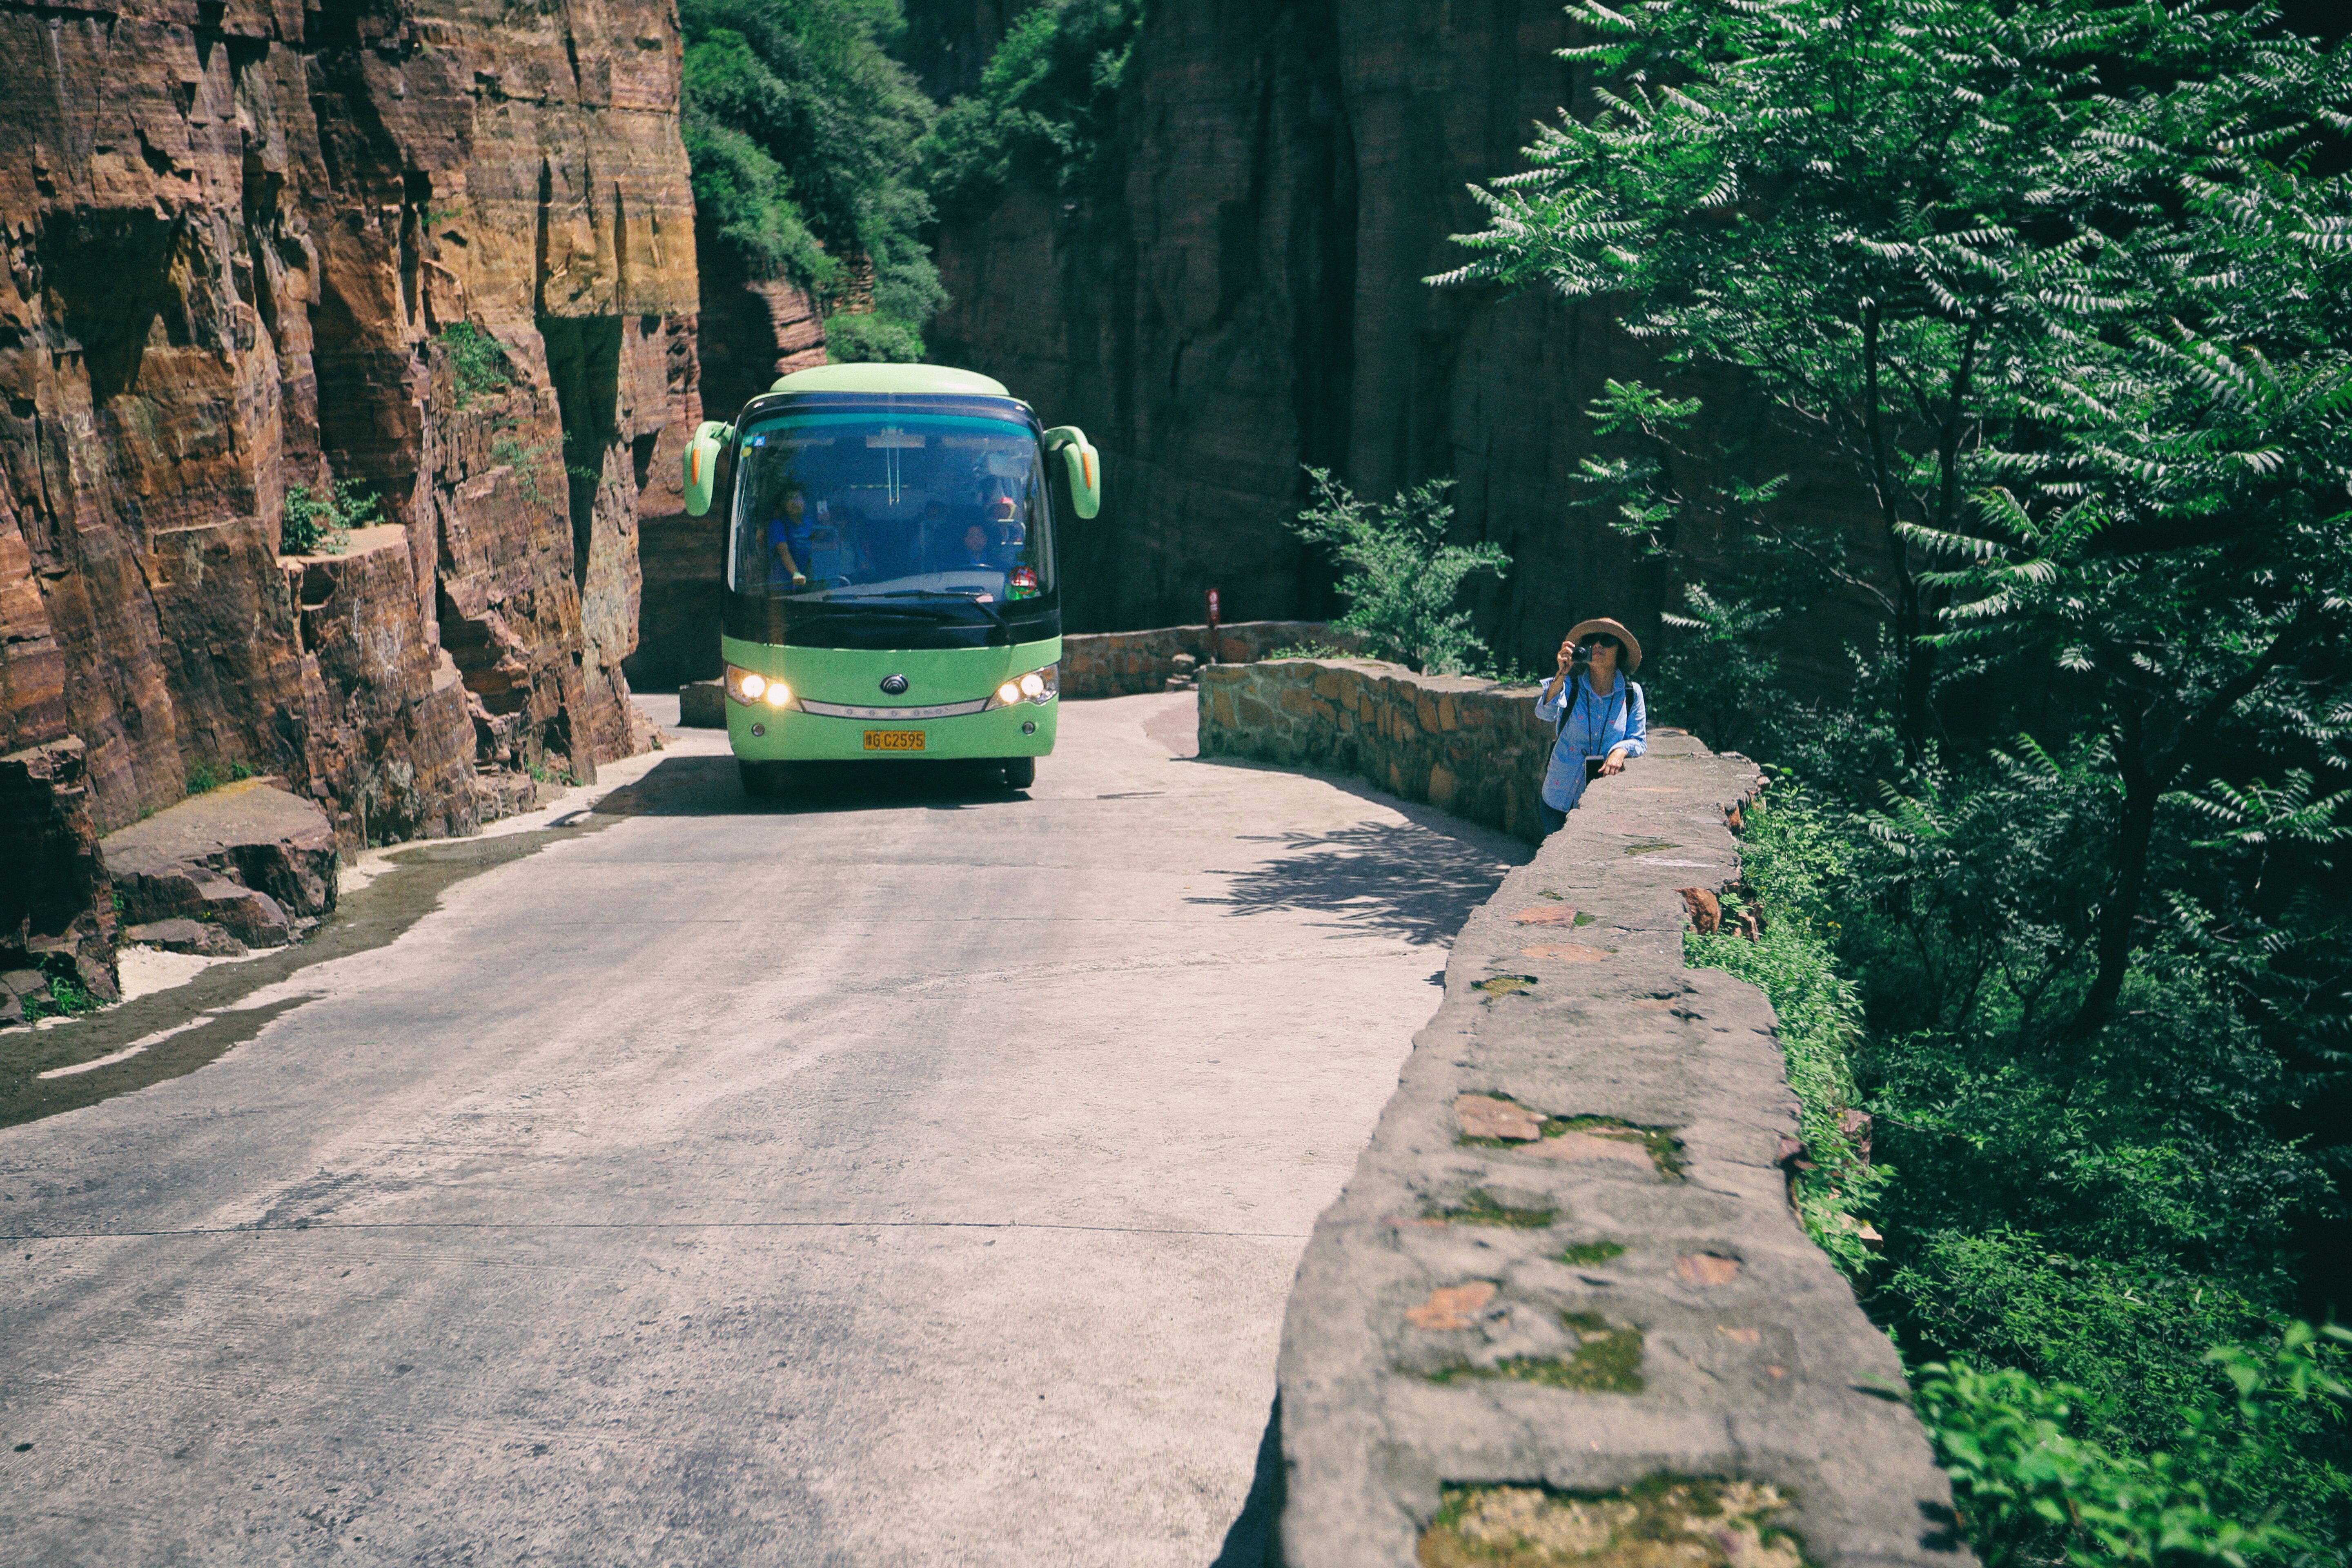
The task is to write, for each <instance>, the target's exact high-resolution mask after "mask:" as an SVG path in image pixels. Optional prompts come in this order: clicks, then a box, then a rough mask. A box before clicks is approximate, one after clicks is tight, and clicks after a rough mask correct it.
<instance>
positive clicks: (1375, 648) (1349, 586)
mask: <svg viewBox="0 0 2352 1568" xmlns="http://www.w3.org/2000/svg"><path fill="white" fill-rule="evenodd" d="M1307 479H1309V480H1310V481H1311V482H1312V484H1313V485H1314V488H1315V500H1314V504H1313V505H1311V506H1309V507H1307V509H1306V510H1303V511H1301V512H1300V513H1299V514H1298V517H1297V521H1294V522H1293V523H1292V524H1291V531H1293V532H1295V533H1297V535H1298V536H1299V537H1300V538H1302V539H1305V540H1307V541H1309V542H1314V543H1317V544H1326V545H1328V546H1330V548H1331V552H1332V554H1333V555H1335V556H1336V557H1338V559H1339V565H1340V566H1341V568H1342V569H1343V574H1342V575H1341V577H1340V579H1339V596H1340V598H1342V599H1344V600H1346V601H1347V604H1348V613H1347V614H1346V615H1344V616H1340V617H1339V619H1338V620H1336V621H1334V622H1332V623H1331V624H1332V625H1333V626H1335V627H1338V628H1339V629H1340V630H1342V631H1350V632H1357V633H1360V634H1361V635H1362V637H1363V638H1364V641H1365V651H1366V653H1368V654H1369V655H1370V657H1372V658H1387V659H1394V660H1395V661H1397V662H1398V663H1400V664H1403V665H1407V666H1410V667H1411V668H1413V669H1417V670H1421V671H1423V672H1425V673H1428V674H1432V675H1458V674H1460V673H1462V672H1463V671H1464V670H1465V669H1466V668H1470V667H1471V666H1472V665H1473V664H1475V663H1476V662H1477V661H1478V660H1480V659H1481V658H1483V657H1484V656H1485V655H1486V643H1485V642H1484V641H1482V640H1481V639H1480V638H1479V637H1477V635H1476V634H1475V633H1474V632H1472V631H1471V629H1470V612H1469V611H1467V610H1457V609H1455V608H1454V598H1455V596H1456V595H1458V594H1459V593H1460V591H1461V587H1462V584H1463V581H1464V580H1465V578H1467V577H1468V576H1470V574H1473V573H1475V572H1492V573H1493V574H1495V575H1496V576H1497V577H1500V576H1501V575H1503V574H1504V573H1505V572H1507V571H1508V570H1509V569H1510V564H1511V558H1510V557H1509V556H1508V555H1506V554H1505V553H1503V548H1502V546H1500V545H1498V544H1491V543H1481V544H1449V543H1447V542H1446V541H1445V531H1446V529H1447V528H1448V527H1449V526H1450V525H1451V524H1452V522H1453V521H1454V508H1453V506H1452V504H1451V503H1450V502H1448V501H1447V500H1445V499H1444V497H1445V491H1446V489H1447V488H1448V487H1449V486H1451V485H1452V484H1453V482H1454V481H1453V480H1451V479H1433V480H1431V481H1429V482H1428V483H1427V484H1423V485H1421V486H1418V487H1416V488H1415V489H1409V490H1400V491H1398V492H1397V496H1396V499H1395V500H1391V501H1388V502H1385V503H1382V502H1370V501H1361V500H1357V499H1356V497H1355V494H1354V492H1352V491H1350V490H1349V489H1348V487H1347V486H1346V485H1344V484H1341V483H1340V482H1339V480H1338V479H1333V478H1332V477H1331V474H1330V472H1329V471H1328V469H1324V468H1308V469H1307Z"/></svg>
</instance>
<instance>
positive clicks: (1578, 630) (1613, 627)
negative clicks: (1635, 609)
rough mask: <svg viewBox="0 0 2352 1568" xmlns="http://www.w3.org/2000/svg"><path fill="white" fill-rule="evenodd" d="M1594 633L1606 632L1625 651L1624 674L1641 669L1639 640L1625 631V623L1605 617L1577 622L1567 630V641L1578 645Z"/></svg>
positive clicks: (1640, 645)
mask: <svg viewBox="0 0 2352 1568" xmlns="http://www.w3.org/2000/svg"><path fill="white" fill-rule="evenodd" d="M1595 632H1607V633H1608V634H1609V635H1610V636H1611V637H1615V638H1616V639H1617V640H1618V642H1619V643H1621V644H1622V645H1623V647H1624V649H1625V658H1624V660H1623V663H1624V667H1625V673H1626V674H1628V675H1631V674H1633V672H1634V671H1635V670H1637V669H1639V668H1642V644H1641V639H1639V638H1638V637H1634V635H1633V633H1632V632H1629V631H1627V630H1626V629H1625V623H1624V622H1622V621H1612V620H1611V619H1610V618H1609V617H1608V616H1600V617H1598V618H1596V619H1593V620H1590V621H1579V622H1577V623H1576V625H1575V626H1571V627H1570V628H1569V633H1568V640H1569V641H1570V642H1572V643H1580V642H1582V641H1583V640H1584V639H1585V638H1586V637H1591V635H1592V634H1593V633H1595Z"/></svg>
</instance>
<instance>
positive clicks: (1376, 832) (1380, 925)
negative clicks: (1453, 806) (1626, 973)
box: [1187, 770, 1535, 944]
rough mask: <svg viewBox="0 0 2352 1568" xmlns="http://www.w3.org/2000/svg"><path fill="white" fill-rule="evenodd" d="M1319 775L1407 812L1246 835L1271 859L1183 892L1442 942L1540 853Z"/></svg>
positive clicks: (1239, 909) (1259, 910)
mask: <svg viewBox="0 0 2352 1568" xmlns="http://www.w3.org/2000/svg"><path fill="white" fill-rule="evenodd" d="M1286 771H1287V770H1286ZM1317 776H1318V777H1321V778H1323V779H1324V781H1325V782H1326V783H1328V784H1331V785H1332V786H1334V787H1335V788H1338V789H1340V790H1343V791H1345V792H1346V793H1348V794H1349V795H1355V796H1357V797H1359V798H1360V799H1362V800H1365V801H1369V802H1371V803H1374V804H1376V805H1380V806H1381V807H1384V808H1385V812H1393V813H1395V814H1397V815H1399V816H1403V817H1404V818H1405V820H1404V821H1402V822H1396V821H1378V822H1360V823H1354V824H1351V825H1350V826H1346V827H1341V828H1338V829H1335V830H1333V831H1330V832H1327V833H1306V832H1289V833H1270V834H1253V835H1250V836H1248V837H1244V839H1243V840H1242V842H1243V843H1244V844H1253V845H1265V846H1270V847H1272V852H1271V853H1270V854H1269V856H1268V858H1265V859H1264V860H1261V861H1259V862H1257V863H1256V864H1255V865H1254V866H1251V867H1249V868H1245V869H1242V870H1228V871H1223V872H1222V873H1221V874H1222V875H1224V876H1227V877H1231V878H1232V879H1233V880H1232V882H1231V883H1229V884H1228V885H1227V887H1226V889H1225V891H1224V893H1223V895H1222V896H1209V897H1200V898H1194V899H1191V900H1187V901H1188V902H1191V903H1195V904H1208V905H1215V906H1220V907H1223V908H1224V909H1225V910H1229V911H1230V912H1231V913H1234V914H1236V915H1255V914H1265V913H1270V912H1272V911H1274V910H1304V911H1307V912H1308V913H1314V914H1327V915H1330V916H1332V917H1334V919H1333V921H1332V923H1333V924H1334V925H1336V926H1339V927H1340V928H1341V929H1343V930H1345V931H1347V932H1348V933H1349V934H1350V935H1364V934H1369V933H1378V934H1381V935H1386V936H1398V937H1402V938H1403V939H1404V940H1405V941H1407V942H1423V943H1432V944H1443V943H1448V942H1452V941H1453V940H1454V933H1455V932H1456V931H1460V930H1461V929H1462V922H1463V921H1466V920H1468V919H1469V918H1470V912H1471V911H1472V910H1475V909H1476V908H1477V907H1478V906H1479V905H1480V904H1482V903H1484V902H1486V900H1488V899H1489V898H1492V897H1493V896H1494V892H1495V889H1496V887H1497V886H1498V885H1500V884H1501V882H1502V880H1503V878H1504V876H1505V875H1506V874H1507V873H1508V872H1509V871H1510V869H1511V868H1513V867H1515V866H1519V865H1524V864H1525V863H1526V862H1527V861H1528V859H1529V858H1532V857H1533V856H1534V854H1535V851H1534V849H1533V848H1532V847H1529V846H1528V845H1526V844H1522V843H1520V842H1519V841H1518V840H1517V839H1515V838H1509V837H1505V836H1504V835H1502V834H1500V833H1496V832H1494V831H1493V830H1491V829H1488V828H1484V827H1480V826H1476V825H1475V824H1472V823H1467V822H1464V821H1462V820H1460V819H1459V818H1456V817H1451V816H1446V815H1445V814H1444V812H1442V811H1438V810H1435V809H1433V808H1432V807H1429V806H1423V805H1413V804H1412V803H1410V802H1407V801H1401V800H1398V799H1397V798H1396V797H1395V796H1393V795H1383V794H1381V793H1380V792H1379V791H1377V790H1373V789H1369V788H1366V787H1365V786H1364V785H1362V784H1357V783H1355V782H1354V781H1353V780H1349V779H1343V778H1339V777H1335V776H1332V775H1328V774H1318V775H1317ZM1384 814H1385V813H1384Z"/></svg>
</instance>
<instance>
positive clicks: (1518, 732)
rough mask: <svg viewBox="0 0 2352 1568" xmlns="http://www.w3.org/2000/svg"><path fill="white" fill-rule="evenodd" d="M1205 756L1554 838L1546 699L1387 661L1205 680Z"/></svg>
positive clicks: (1328, 663) (1310, 664) (1274, 666)
mask: <svg viewBox="0 0 2352 1568" xmlns="http://www.w3.org/2000/svg"><path fill="white" fill-rule="evenodd" d="M1200 680H1201V754H1202V756H1204V757H1215V756H1225V757H1250V758H1254V759H1255V760H1256V761H1258V762H1262V763H1287V764H1289V765H1291V766H1293V767H1309V768H1326V769H1328V770H1330V771H1332V772H1334V773H1354V774H1356V775H1357V776H1358V777H1360V778H1364V779H1368V780H1370V782H1371V783H1373V784H1377V785H1379V786H1380V787H1381V789H1384V790H1386V791H1388V792H1389V793H1390V794H1391V795H1401V796H1402V797H1403V798H1404V799H1406V800H1418V801H1425V802H1427V803H1428V804H1429V805H1433V806H1436V807H1438V808H1439V809H1440V810H1443V811H1448V812H1451V813H1453V814H1454V816H1462V817H1467V818H1468V819H1469V820H1471V821H1472V822H1481V823H1484V824H1486V826H1489V827H1499V828H1501V829H1502V830H1503V831H1504V832H1506V833H1509V834H1514V835H1517V837H1521V838H1524V839H1527V840H1528V842H1529V843H1533V842H1535V841H1536V840H1538V839H1539V838H1541V837H1543V823H1542V819H1541V818H1540V817H1539V816H1538V815H1537V810H1536V808H1537V807H1538V806H1539V805H1542V803H1543V802H1542V795H1541V794H1540V791H1541V788H1542V785H1543V764H1544V758H1545V756H1546V754H1547V753H1548V752H1549V750H1550V748H1551V743H1552V729H1551V726H1550V725H1549V724H1547V723H1545V722H1544V721H1541V720H1540V719H1538V718H1537V717H1536V714H1535V707H1536V704H1535V699H1536V690H1537V689H1536V688H1535V687H1532V686H1498V685H1496V684H1495V683H1494V682H1493V681H1491V680H1472V679H1465V678H1459V677H1452V676H1438V675H1415V674H1413V673H1412V671H1411V670H1409V669H1407V668H1405V667H1404V666H1402V665H1401V664H1384V663H1382V662H1381V661H1380V660H1378V659H1370V658H1350V659H1328V660H1321V659H1273V660H1268V661H1265V662H1262V663H1256V664H1246V665H1242V664H1234V665H1210V666H1208V667H1206V668H1203V669H1202V671H1201V676H1200Z"/></svg>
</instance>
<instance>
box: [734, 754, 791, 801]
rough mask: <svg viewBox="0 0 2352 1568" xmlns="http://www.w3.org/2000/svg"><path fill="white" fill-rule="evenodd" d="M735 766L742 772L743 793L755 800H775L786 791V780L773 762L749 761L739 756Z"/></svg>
mask: <svg viewBox="0 0 2352 1568" xmlns="http://www.w3.org/2000/svg"><path fill="white" fill-rule="evenodd" d="M735 766H736V768H737V770H738V771H739V772H740V773H741V774H742V778H743V793H744V794H745V795H750V796H751V798H752V799H753V800H773V799H775V798H776V797H777V796H778V795H782V794H783V793H784V790H783V783H784V781H783V780H782V778H781V777H779V776H778V770H777V769H776V768H775V766H774V765H773V764H772V763H747V762H745V761H743V760H742V759H741V758H740V757H739V758H737V759H736V762H735Z"/></svg>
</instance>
